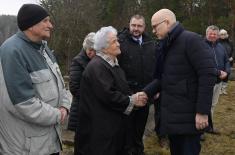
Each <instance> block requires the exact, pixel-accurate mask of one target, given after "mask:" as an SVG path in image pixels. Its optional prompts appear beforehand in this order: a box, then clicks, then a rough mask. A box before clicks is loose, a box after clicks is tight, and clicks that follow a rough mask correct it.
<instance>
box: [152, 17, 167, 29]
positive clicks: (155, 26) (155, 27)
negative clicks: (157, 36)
mask: <svg viewBox="0 0 235 155" xmlns="http://www.w3.org/2000/svg"><path fill="white" fill-rule="evenodd" d="M165 21H166V19H164V20H163V21H161V22H159V23H157V24H156V25H154V26H153V28H154V29H157V27H158V26H159V25H161V24H162V23H164V22H165Z"/></svg>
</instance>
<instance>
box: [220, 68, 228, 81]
mask: <svg viewBox="0 0 235 155" xmlns="http://www.w3.org/2000/svg"><path fill="white" fill-rule="evenodd" d="M227 75H228V74H227V73H226V72H225V71H222V70H221V71H220V76H219V78H220V79H221V80H223V79H225V78H226V77H227Z"/></svg>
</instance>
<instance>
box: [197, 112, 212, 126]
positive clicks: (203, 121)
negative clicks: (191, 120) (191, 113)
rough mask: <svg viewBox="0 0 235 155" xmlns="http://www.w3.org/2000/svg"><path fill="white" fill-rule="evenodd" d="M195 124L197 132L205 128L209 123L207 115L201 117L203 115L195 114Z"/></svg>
mask: <svg viewBox="0 0 235 155" xmlns="http://www.w3.org/2000/svg"><path fill="white" fill-rule="evenodd" d="M195 122H196V128H197V129H198V130H202V129H204V128H206V127H207V126H208V125H209V123H208V115H203V114H199V113H197V114H196V117H195Z"/></svg>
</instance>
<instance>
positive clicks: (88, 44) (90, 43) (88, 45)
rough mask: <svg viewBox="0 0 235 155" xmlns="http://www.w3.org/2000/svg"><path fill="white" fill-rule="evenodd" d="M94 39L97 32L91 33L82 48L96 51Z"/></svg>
mask: <svg viewBox="0 0 235 155" xmlns="http://www.w3.org/2000/svg"><path fill="white" fill-rule="evenodd" d="M94 37H95V32H90V33H88V35H87V36H86V37H85V39H84V41H83V43H82V46H83V49H84V50H87V49H94V42H95V41H94Z"/></svg>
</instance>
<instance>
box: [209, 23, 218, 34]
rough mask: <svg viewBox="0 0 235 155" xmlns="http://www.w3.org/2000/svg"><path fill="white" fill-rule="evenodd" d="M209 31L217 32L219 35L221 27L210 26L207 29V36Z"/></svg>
mask: <svg viewBox="0 0 235 155" xmlns="http://www.w3.org/2000/svg"><path fill="white" fill-rule="evenodd" d="M209 30H212V31H217V32H218V33H219V27H218V26H215V25H210V26H208V27H207V28H206V34H207V32H208V31H209Z"/></svg>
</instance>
